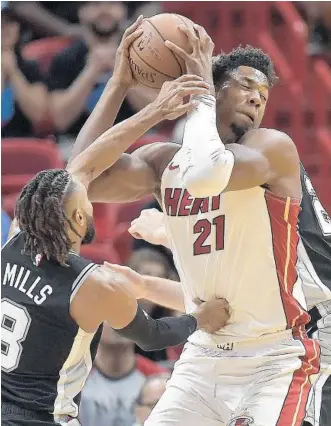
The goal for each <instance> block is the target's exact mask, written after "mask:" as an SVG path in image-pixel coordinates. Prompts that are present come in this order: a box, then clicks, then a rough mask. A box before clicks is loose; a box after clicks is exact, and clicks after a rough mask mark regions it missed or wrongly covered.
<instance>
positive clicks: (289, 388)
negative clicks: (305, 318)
mask: <svg viewBox="0 0 331 426" xmlns="http://www.w3.org/2000/svg"><path fill="white" fill-rule="evenodd" d="M296 334H297V337H296V338H294V337H292V334H291V331H290V330H287V331H286V332H282V333H277V335H276V334H275V335H272V336H265V337H263V338H259V339H256V340H254V341H246V342H240V343H227V344H223V345H218V347H217V346H216V345H215V346H214V347H210V348H206V347H201V346H197V345H193V344H191V343H187V344H186V345H185V347H184V350H183V353H182V355H181V357H180V359H179V360H178V361H177V363H176V364H175V368H174V372H173V374H172V377H171V379H170V380H169V382H168V384H167V389H166V391H165V393H164V394H163V396H162V397H161V399H160V401H159V402H158V404H157V405H156V407H155V408H154V410H153V412H152V413H151V415H150V417H149V418H148V419H147V420H146V422H145V426H175V425H176V426H178V425H188V426H243V425H247V426H248V425H251V426H301V425H302V422H303V420H304V417H305V413H306V408H307V401H308V395H309V391H310V387H311V385H310V376H311V375H312V374H317V373H318V371H319V358H320V356H319V355H320V354H319V345H318V343H317V342H316V341H314V340H313V339H309V338H308V337H307V336H306V334H305V332H304V331H302V330H300V332H298V333H296ZM299 336H301V338H299Z"/></svg>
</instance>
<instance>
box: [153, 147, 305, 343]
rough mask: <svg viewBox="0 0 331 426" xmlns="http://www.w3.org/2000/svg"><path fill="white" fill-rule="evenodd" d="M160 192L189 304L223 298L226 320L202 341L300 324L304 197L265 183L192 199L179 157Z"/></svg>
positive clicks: (198, 335)
mask: <svg viewBox="0 0 331 426" xmlns="http://www.w3.org/2000/svg"><path fill="white" fill-rule="evenodd" d="M181 154H182V151H181V150H180V151H179V152H178V153H177V154H176V155H175V157H174V159H173V161H172V162H171V163H170V165H168V167H167V168H166V169H165V171H164V173H163V176H162V183H161V192H162V203H163V211H164V213H165V225H166V230H167V233H168V236H169V241H170V245H171V249H172V251H173V254H174V261H175V265H176V268H177V270H178V273H179V276H180V279H181V282H182V286H183V291H184V296H185V305H186V310H187V312H192V311H193V310H194V308H195V305H194V303H193V300H194V299H195V298H199V299H201V300H205V301H206V300H210V299H212V298H215V297H217V298H219V297H223V298H225V299H226V300H227V301H228V302H229V305H230V308H231V317H230V319H229V321H228V323H227V325H226V326H225V327H224V328H223V329H221V330H219V331H218V332H217V333H216V334H213V335H209V334H207V333H204V332H202V331H197V332H195V333H194V334H193V335H192V336H191V337H190V339H189V340H190V341H191V342H192V343H197V344H205V345H209V344H212V345H214V344H224V343H227V342H237V341H242V340H246V339H247V340H248V339H255V338H258V337H260V336H262V335H266V334H270V333H277V332H280V331H284V330H286V329H290V328H295V327H297V326H300V325H303V324H305V323H307V322H308V320H309V316H308V314H307V313H306V311H305V309H306V305H305V298H304V295H303V292H302V286H301V281H300V279H299V278H298V275H297V271H296V262H297V244H298V233H297V218H298V213H299V210H300V204H299V201H298V200H294V199H291V198H282V197H278V196H276V195H274V194H272V193H271V192H270V191H267V190H265V189H263V188H261V187H255V188H252V189H247V190H243V191H233V192H225V193H222V194H220V195H218V196H214V197H209V198H200V199H198V198H196V199H194V198H193V197H192V196H191V195H190V194H189V193H188V191H187V190H186V189H185V188H183V184H182V180H181V178H180V175H179V167H178V165H177V163H176V158H178V155H181Z"/></svg>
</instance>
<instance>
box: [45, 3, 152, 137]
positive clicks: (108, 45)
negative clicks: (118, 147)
mask: <svg viewBox="0 0 331 426" xmlns="http://www.w3.org/2000/svg"><path fill="white" fill-rule="evenodd" d="M79 3H80V6H79V9H78V16H79V21H80V23H81V25H82V27H83V29H84V34H85V35H84V38H82V39H81V40H79V41H76V42H74V43H73V44H72V45H71V46H69V47H68V48H67V49H65V50H64V51H63V52H61V53H60V54H59V55H57V56H56V57H55V58H54V60H53V62H52V64H51V66H50V71H49V78H48V85H49V89H50V91H51V92H52V96H51V115H52V117H53V121H54V124H55V127H56V129H57V131H58V132H59V133H61V134H69V135H71V136H73V137H75V135H77V133H78V132H79V130H80V129H81V127H82V126H83V124H84V122H85V121H86V119H87V118H88V116H89V114H90V113H91V111H92V110H93V108H94V106H95V105H96V103H97V101H98V99H99V97H100V96H101V94H102V92H103V90H104V88H105V85H106V82H107V81H108V79H109V77H110V76H111V73H112V71H113V68H114V64H115V54H116V49H117V47H118V44H119V41H120V38H121V35H122V31H123V29H122V26H123V23H124V22H126V17H127V9H126V5H125V4H124V3H123V2H118V1H101V2H100V1H87V2H79ZM155 96H156V94H155V93H154V92H153V91H146V88H140V87H136V88H133V89H131V90H130V91H129V94H128V97H127V99H126V100H125V101H124V103H123V105H122V107H121V109H120V111H119V114H118V117H117V121H121V120H124V119H126V118H128V117H130V116H131V115H132V114H134V113H135V112H136V111H137V110H139V109H141V108H142V107H144V106H145V105H146V104H147V103H149V102H151V101H152V100H153V99H154V98H155Z"/></svg>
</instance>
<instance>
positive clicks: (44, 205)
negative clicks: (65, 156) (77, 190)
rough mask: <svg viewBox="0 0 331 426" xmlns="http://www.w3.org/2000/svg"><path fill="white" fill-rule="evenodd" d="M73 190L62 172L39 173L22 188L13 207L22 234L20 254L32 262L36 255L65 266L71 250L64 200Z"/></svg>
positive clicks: (54, 170)
mask: <svg viewBox="0 0 331 426" xmlns="http://www.w3.org/2000/svg"><path fill="white" fill-rule="evenodd" d="M73 188H74V182H73V181H72V178H71V175H70V173H69V172H67V171H66V170H64V169H52V170H44V171H42V172H39V173H38V174H37V175H36V176H35V177H34V178H33V179H32V180H31V181H30V182H29V183H27V184H26V185H25V187H24V188H23V190H22V192H21V194H20V197H19V199H18V201H17V203H16V207H15V218H16V219H17V221H18V226H19V228H20V230H21V231H23V232H24V234H25V245H24V253H26V254H30V255H31V258H32V259H33V260H34V259H35V257H36V256H37V255H38V254H39V255H44V256H46V258H47V259H50V258H52V259H54V260H56V261H57V262H59V263H60V264H61V265H65V263H66V260H67V258H68V255H69V251H70V249H71V244H72V243H71V241H70V238H69V236H68V233H67V225H69V227H70V228H71V229H72V225H71V223H70V221H69V220H68V219H67V217H66V214H65V211H64V200H65V198H66V196H68V195H70V193H71V192H72V189H73Z"/></svg>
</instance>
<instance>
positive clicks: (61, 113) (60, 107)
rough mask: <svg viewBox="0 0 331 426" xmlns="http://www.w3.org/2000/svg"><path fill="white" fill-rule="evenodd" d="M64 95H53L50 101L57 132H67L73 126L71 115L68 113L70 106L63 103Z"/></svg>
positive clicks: (51, 113) (51, 114)
mask: <svg viewBox="0 0 331 426" xmlns="http://www.w3.org/2000/svg"><path fill="white" fill-rule="evenodd" d="M61 98H62V94H61V93H59V94H57V93H56V94H54V95H51V98H50V99H51V100H50V110H49V113H50V117H51V119H52V122H53V124H54V127H55V130H57V131H58V132H65V131H66V130H67V129H68V128H69V126H70V125H71V124H72V120H71V117H70V116H71V114H70V112H69V111H68V105H65V104H64V103H63V102H62V99H61Z"/></svg>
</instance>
